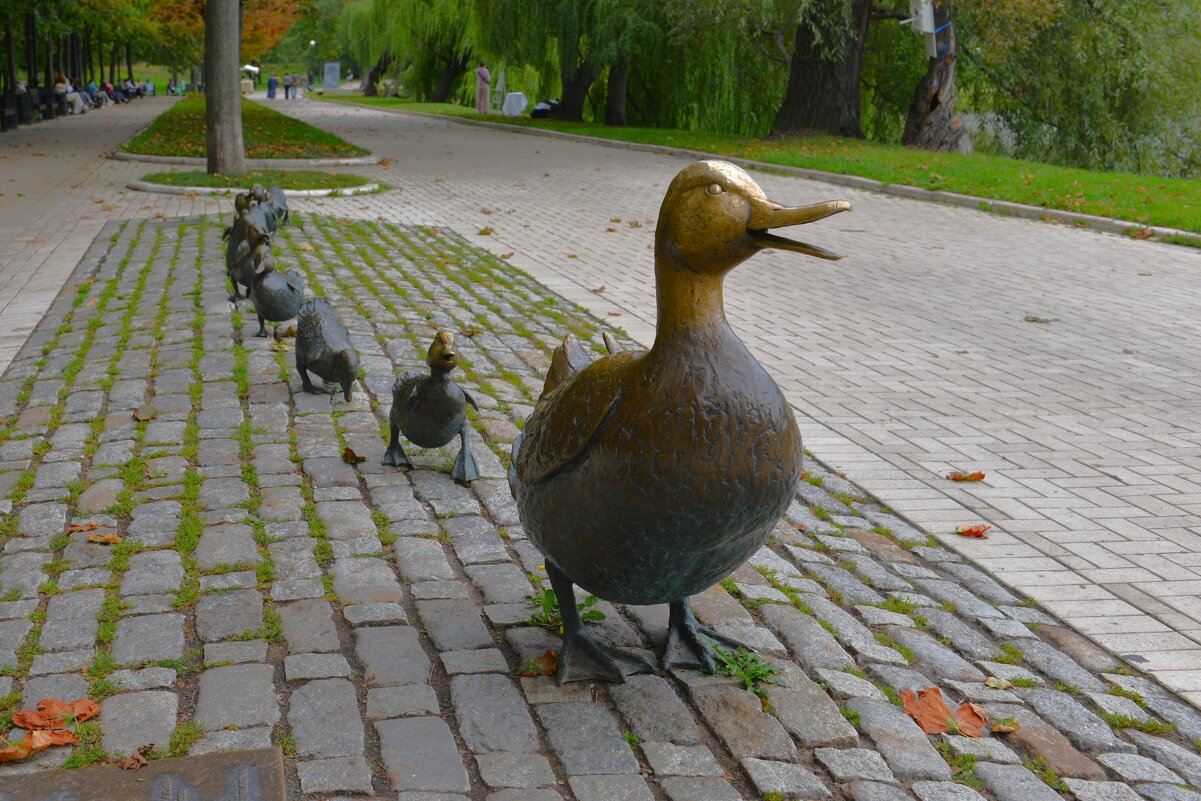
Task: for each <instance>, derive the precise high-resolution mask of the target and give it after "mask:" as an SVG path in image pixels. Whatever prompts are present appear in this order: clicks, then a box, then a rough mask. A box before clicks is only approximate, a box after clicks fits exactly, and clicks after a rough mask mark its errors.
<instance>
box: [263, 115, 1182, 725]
mask: <svg viewBox="0 0 1201 801" xmlns="http://www.w3.org/2000/svg"><path fill="white" fill-rule="evenodd" d="M286 108H288V109H290V110H292V111H293V112H294V113H296V114H298V115H299V116H302V117H304V118H305V119H307V120H310V121H312V122H314V123H317V124H319V125H322V126H324V127H328V128H330V129H331V130H336V131H338V132H339V133H341V134H342V135H343V136H345V137H347V138H349V139H352V140H353V141H355V142H358V143H359V144H362V145H364V146H366V147H369V148H371V149H372V150H373V151H374V152H376V153H378V154H380V155H382V156H385V157H387V158H390V159H391V160H392V165H391V168H390V169H389V170H387V171H386V173H385V174H387V175H388V176H389V180H390V181H391V182H392V183H394V184H396V185H398V186H399V187H400V192H399V193H398V194H394V195H385V196H381V197H379V198H376V199H371V200H357V201H356V200H345V201H334V202H329V203H327V204H325V206H324V207H325V208H327V209H336V210H337V211H338V213H342V214H349V215H354V216H366V217H374V216H377V215H380V216H383V217H384V218H385V219H389V220H397V221H400V222H417V223H420V222H429V221H440V222H443V223H450V224H453V225H454V227H455V228H456V229H457V230H460V231H464V232H468V233H469V234H470V233H471V232H472V231H473V230H475V229H477V228H480V227H483V226H485V225H487V226H490V227H493V228H494V229H495V231H496V232H495V234H493V235H492V236H491V237H472V239H473V241H475V242H476V243H477V244H480V245H481V246H485V247H488V248H490V249H491V250H493V251H494V252H498V253H499V252H508V251H515V252H516V255H515V256H514V257H513V259H514V263H515V264H517V265H519V266H521V267H523V268H525V269H527V270H529V271H530V272H531V274H533V275H534V276H535V277H536V278H537V279H538V280H540V281H542V282H544V283H545V284H547V285H548V286H550V287H551V288H552V289H554V290H555V291H557V292H560V293H561V294H563V295H564V296H565V297H567V298H569V299H571V300H573V301H575V302H577V303H580V304H581V305H583V306H584V307H585V308H588V309H589V310H590V311H592V312H594V313H596V314H598V315H600V316H602V317H604V316H606V315H607V314H608V313H609V312H612V311H617V312H620V313H621V314H622V316H621V317H616V318H613V319H612V322H614V323H617V324H620V325H622V326H623V327H624V328H625V330H627V331H628V332H629V333H630V334H631V335H633V336H634V337H635V338H636V339H639V340H640V341H643V342H649V341H650V338H651V336H652V334H653V327H652V326H653V320H654V297H653V293H652V291H651V286H652V282H651V253H650V246H651V242H652V241H653V231H654V225H653V223H654V220H655V218H656V216H657V213H658V204H659V202H660V200H661V198H662V194H663V191H664V189H665V188H666V185H667V182H668V181H669V180H670V179H671V177H672V176H673V175H674V174H675V173H676V171H677V170H678V169H679V168H680V166H681V165H682V163H683V161H682V160H681V159H678V158H672V157H667V156H660V155H654V154H646V153H638V152H634V151H629V150H625V149H616V148H606V147H599V146H596V145H593V144H588V143H579V142H566V141H562V140H554V139H548V138H544V137H534V136H528V135H520V134H514V133H508V132H501V131H495V130H486V129H482V128H478V127H470V126H465V125H459V124H455V123H449V122H444V121H441V120H437V119H429V118H422V117H417V116H412V115H400V114H388V113H385V112H380V111H377V110H368V109H360V108H346V107H345V106H342V105H333V104H322V103H318V102H306V103H298V104H296V105H293V106H287V107H286ZM757 177H758V178H759V179H760V180H761V183H762V185H763V187H764V188H765V190H766V191H767V193H768V195H769V196H770V197H772V198H774V199H777V200H778V201H780V202H784V203H791V202H796V203H804V202H813V201H816V200H822V199H828V198H846V199H848V200H851V201H852V202H853V204H854V205H855V212H854V213H852V214H847V215H840V216H838V217H835V218H833V219H831V220H828V221H824V222H822V223H820V224H818V225H815V226H811V227H810V228H809V229H808V230H807V231H805V233H804V236H806V237H808V238H810V239H811V240H812V241H814V242H815V243H817V244H821V245H823V246H827V247H829V248H831V249H833V250H836V251H839V252H841V253H844V254H846V256H847V258H846V259H845V260H844V261H842V262H839V263H837V264H833V265H831V264H827V263H819V262H817V261H815V260H800V259H796V258H794V257H793V256H791V255H788V254H783V255H777V256H772V255H761V256H759V257H757V258H755V259H754V260H752V261H751V262H749V263H748V264H747V265H745V266H743V267H741V268H739V269H738V270H736V271H735V272H734V273H732V274H731V276H730V278H729V280H728V282H727V287H728V289H727V295H726V297H727V306H728V308H729V311H730V317H731V319H732V320H733V321H734V325H735V328H736V329H738V330H739V332H740V333H741V334H742V335H743V336H744V337H745V338H746V339H747V341H748V342H749V343H750V344H751V346H752V349H753V350H754V352H755V353H756V354H758V355H759V357H760V358H761V359H762V361H763V362H764V364H766V365H767V366H768V368H769V369H770V370H771V371H772V373H773V374H774V376H775V378H776V380H777V381H778V383H779V384H780V385H781V387H782V388H783V389H784V390H785V393H786V395H787V396H788V397H789V398H790V400H792V402H793V403H794V405H795V406H796V407H797V409H798V410H799V411H800V412H801V413H802V416H803V419H801V421H800V422H801V427H802V430H803V433H804V435H805V442H806V445H807V447H808V448H809V449H810V450H811V451H812V452H813V453H814V454H816V455H817V456H819V457H820V458H822V459H823V460H825V461H826V462H827V463H828V464H830V465H832V466H833V467H835V468H836V469H838V470H839V471H842V472H844V473H845V474H846V475H847V476H848V477H849V478H851V479H852V480H853V481H854V482H855V483H857V484H858V485H860V486H862V487H864V488H865V489H867V490H869V491H870V492H872V493H873V494H874V495H875V496H876V497H878V498H880V499H881V500H883V501H884V502H885V503H886V504H887V505H888V506H889V508H891V509H893V510H895V511H897V512H899V513H901V514H902V515H904V516H905V517H906V518H907V519H909V520H910V521H912V522H913V523H915V524H916V525H917V526H919V527H921V528H924V529H926V530H928V531H930V532H932V533H934V534H935V535H936V536H937V537H939V539H940V540H942V541H943V542H945V543H946V544H948V545H949V546H950V547H952V548H954V549H956V550H957V551H959V552H961V553H964V554H966V555H968V556H970V557H971V558H972V559H974V560H976V561H977V562H978V563H980V564H981V565H983V566H984V567H986V568H987V569H988V570H989V571H991V572H992V573H994V574H995V575H998V576H999V577H1001V578H1002V580H1004V581H1005V582H1006V583H1007V584H1008V585H1010V586H1012V587H1015V588H1017V589H1020V590H1021V591H1023V592H1026V593H1029V594H1030V595H1032V596H1033V597H1035V598H1037V599H1038V600H1039V602H1040V603H1042V604H1043V605H1044V606H1045V607H1046V608H1047V609H1049V610H1051V611H1052V612H1054V613H1055V614H1057V615H1059V616H1060V617H1062V618H1064V619H1066V620H1067V621H1068V622H1069V623H1070V624H1071V625H1072V626H1074V627H1076V628H1078V629H1079V630H1081V631H1082V632H1084V633H1086V634H1088V635H1089V636H1091V637H1093V638H1094V639H1095V640H1096V641H1097V642H1099V643H1101V644H1102V645H1104V646H1105V647H1107V648H1109V649H1111V650H1113V651H1115V652H1117V653H1120V654H1124V655H1128V656H1129V658H1130V659H1131V660H1132V661H1134V662H1135V663H1137V664H1139V665H1140V666H1141V667H1143V668H1145V669H1148V670H1150V671H1152V672H1154V673H1155V675H1157V676H1158V677H1159V678H1160V679H1161V680H1163V681H1164V682H1165V683H1166V684H1168V686H1170V687H1173V688H1174V689H1177V690H1179V691H1182V692H1184V693H1186V694H1188V696H1189V697H1190V698H1192V699H1193V700H1194V701H1195V702H1196V701H1201V669H1199V667H1198V666H1201V644H1199V643H1201V516H1199V514H1201V445H1199V444H1198V443H1199V441H1201V433H1199V431H1198V426H1197V418H1196V414H1195V409H1196V407H1197V405H1198V402H1197V400H1196V397H1197V395H1198V391H1199V390H1201V380H1199V379H1198V373H1197V370H1196V368H1195V365H1196V364H1198V363H1201V338H1198V337H1197V336H1195V334H1196V332H1197V330H1198V329H1197V325H1196V321H1195V316H1196V314H1195V303H1194V299H1195V298H1196V297H1197V294H1198V288H1199V285H1201V252H1198V251H1196V250H1192V249H1188V248H1178V247H1171V246H1167V245H1159V244H1148V243H1143V242H1134V241H1131V240H1127V239H1123V238H1120V237H1116V236H1109V235H1101V234H1096V233H1092V232H1086V231H1078V230H1073V229H1071V228H1067V227H1064V226H1058V225H1051V224H1045V223H1036V222H1029V221H1023V220H1014V219H1006V218H1003V217H999V216H995V215H989V214H984V213H980V212H976V211H971V210H966V209H958V208H950V207H943V206H937V205H932V204H927V203H920V202H915V201H909V200H905V199H900V198H894V197H889V196H883V195H876V194H871V193H864V192H856V191H853V190H847V189H843V188H840V187H828V186H824V185H822V184H820V183H816V182H812V181H806V180H801V179H795V178H787V177H778V176H771V175H762V176H757ZM482 209H489V210H492V211H494V213H493V214H491V215H485V214H482V213H481V210H482ZM615 220H620V222H615ZM633 221H637V222H639V223H641V227H640V228H632V227H630V223H631V222H633ZM610 229H613V230H610ZM600 285H605V286H606V287H607V288H606V290H605V292H604V293H603V294H601V295H598V294H594V293H593V292H592V291H590V290H592V289H593V288H595V287H598V286H600ZM1027 318H1037V319H1039V320H1048V321H1049V322H1028V321H1027ZM950 469H963V470H969V471H970V470H976V469H980V470H984V471H986V472H987V474H988V480H987V481H985V482H983V483H980V484H957V485H953V484H951V483H950V482H948V481H946V480H945V479H943V478H942V476H943V475H944V474H945V473H946V472H947V471H948V470H950ZM979 521H985V522H988V523H990V524H992V525H993V526H994V527H995V528H994V531H993V532H992V538H991V539H990V540H988V541H987V542H979V541H972V542H966V541H963V540H962V539H961V538H958V537H956V536H955V535H953V534H950V533H949V532H951V531H952V530H953V529H954V527H955V526H957V525H959V524H963V523H974V522H979Z"/></svg>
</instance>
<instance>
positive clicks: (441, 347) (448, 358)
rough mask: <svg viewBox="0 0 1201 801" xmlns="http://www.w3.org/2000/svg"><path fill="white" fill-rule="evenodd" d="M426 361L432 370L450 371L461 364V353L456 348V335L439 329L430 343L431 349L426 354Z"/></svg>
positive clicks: (438, 371) (437, 371) (439, 371)
mask: <svg viewBox="0 0 1201 801" xmlns="http://www.w3.org/2000/svg"><path fill="white" fill-rule="evenodd" d="M425 363H426V364H427V365H429V368H430V370H431V371H432V372H436V373H449V372H450V371H451V370H453V369H455V367H457V366H458V364H459V354H458V351H456V350H455V335H454V334H453V333H451V332H450V331H439V332H438V333H437V334H435V335H434V341H433V342H431V343H430V349H429V351H427V352H426V354H425Z"/></svg>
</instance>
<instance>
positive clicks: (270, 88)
mask: <svg viewBox="0 0 1201 801" xmlns="http://www.w3.org/2000/svg"><path fill="white" fill-rule="evenodd" d="M278 88H279V78H276V77H275V74H274V73H272V75H271V77H270V78H268V79H267V99H268V100H274V99H275V90H276V89H278Z"/></svg>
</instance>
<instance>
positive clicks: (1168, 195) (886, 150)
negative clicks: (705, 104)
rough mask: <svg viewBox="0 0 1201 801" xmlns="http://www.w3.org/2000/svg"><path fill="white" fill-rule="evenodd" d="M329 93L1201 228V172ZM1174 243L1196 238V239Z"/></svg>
mask: <svg viewBox="0 0 1201 801" xmlns="http://www.w3.org/2000/svg"><path fill="white" fill-rule="evenodd" d="M322 99H323V100H327V101H334V102H342V103H356V104H360V105H367V106H376V107H382V108H394V109H400V110H405V111H420V112H425V113H429V114H441V115H444V116H452V117H465V118H468V119H477V120H487V121H489V122H499V123H504V124H506V125H520V126H524V127H529V128H543V129H548V130H554V131H562V132H564V133H571V134H577V135H580V136H590V137H596V138H599V139H612V140H617V141H621V142H633V143H638V144H652V145H663V146H666V147H676V148H683V149H687V150H697V151H701V152H704V153H712V154H715V155H719V156H727V157H736V158H745V159H755V160H757V161H763V162H767V163H770V164H781V165H785V166H789V167H803V168H805V169H811V170H821V171H824V172H832V173H837V174H840V175H857V176H861V177H864V178H871V179H874V180H877V181H883V182H884V183H887V184H899V185H902V186H916V187H920V188H922V189H929V190H940V191H944V192H956V193H959V194H964V195H974V196H977V197H982V198H988V199H991V200H1002V201H1009V202H1013V203H1024V204H1028V205H1031V206H1042V207H1043V208H1048V209H1058V210H1062V211H1074V212H1080V213H1082V214H1095V215H1098V216H1101V217H1113V218H1116V219H1119V220H1126V221H1128V222H1132V223H1139V224H1141V225H1153V226H1163V227H1169V228H1180V229H1182V230H1185V231H1191V232H1193V233H1201V200H1198V198H1201V181H1199V180H1189V179H1182V178H1159V177H1156V176H1142V175H1132V174H1129V173H1110V172H1093V171H1089V170H1080V169H1074V168H1071V167H1059V166H1055V165H1052V164H1041V163H1039V162H1033V161H1020V160H1017V159H1011V158H1006V157H1004V156H992V155H987V154H983V153H973V154H968V155H965V154H962V153H931V152H929V151H926V150H917V149H914V148H907V147H900V146H897V145H882V144H876V143H873V142H867V141H863V140H859V139H849V138H843V137H833V136H807V137H784V138H779V139H750V138H745V137H739V136H732V135H728V134H713V133H704V132H700V131H681V130H671V129H664V128H632V127H619V126H611V125H599V124H595V123H578V122H561V121H557V120H530V119H526V118H524V117H501V116H495V115H489V116H480V115H477V114H475V113H474V112H473V111H472V110H471V109H469V108H467V107H465V106H456V105H453V104H450V103H413V102H409V101H405V100H400V99H398V98H376V97H357V96H352V95H337V96H334V95H328V96H324V97H322ZM986 210H987V209H986ZM1174 243H1175V244H1192V245H1194V246H1195V245H1196V243H1195V241H1193V240H1180V241H1175V240H1174Z"/></svg>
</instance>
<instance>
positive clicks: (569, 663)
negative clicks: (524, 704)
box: [546, 562, 655, 684]
mask: <svg viewBox="0 0 1201 801" xmlns="http://www.w3.org/2000/svg"><path fill="white" fill-rule="evenodd" d="M546 573H547V575H548V576H550V585H551V588H552V589H554V591H555V597H556V598H558V599H559V615H560V616H561V617H562V620H563V647H562V648H561V649H560V651H559V669H558V673H557V674H556V678H557V679H558V681H559V684H566V683H567V682H569V681H609V682H613V683H615V684H622V683H624V682H625V680H626V676H630V675H633V674H634V673H654V672H655V666H654V665H652V664H651V663H650V662H647V661H646V660H645V659H643V658H642V657H640V656H638V655H637V654H631V653H626V652H625V651H621V650H618V649H616V648H605V647H603V646H601V645H600V644H598V643H597V642H596V640H594V639H592V638H591V637H590V636H588V634H587V632H585V631H584V621H583V620H581V619H580V612H579V610H578V609H576V605H575V590H574V588H573V587H572V584H571V579H569V578H567V576H565V575H563V574H562V573H561V572H559V569H558V568H556V567H555V566H554V565H552V564H551V563H550V562H547V563H546ZM564 599H566V600H564ZM577 647H578V648H579V650H580V651H582V652H583V653H582V654H580V653H577V651H576V648H577Z"/></svg>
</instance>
